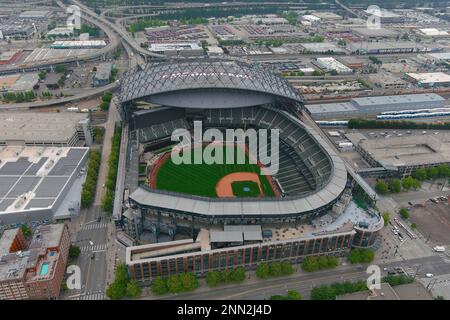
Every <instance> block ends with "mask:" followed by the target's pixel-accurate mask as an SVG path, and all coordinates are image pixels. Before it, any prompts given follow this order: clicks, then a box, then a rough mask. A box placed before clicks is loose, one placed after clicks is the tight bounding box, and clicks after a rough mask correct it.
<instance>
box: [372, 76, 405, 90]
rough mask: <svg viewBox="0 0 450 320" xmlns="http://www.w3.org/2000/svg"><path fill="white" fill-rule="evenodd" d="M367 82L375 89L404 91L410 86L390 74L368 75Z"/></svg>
mask: <svg viewBox="0 0 450 320" xmlns="http://www.w3.org/2000/svg"><path fill="white" fill-rule="evenodd" d="M369 80H370V82H372V83H373V84H374V85H375V86H376V87H378V88H383V89H404V88H407V87H408V86H409V85H410V84H409V83H408V82H406V81H404V80H403V79H401V78H399V77H396V76H394V75H393V74H392V73H387V72H379V73H375V74H371V75H369Z"/></svg>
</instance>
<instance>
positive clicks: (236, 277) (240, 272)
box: [230, 267, 245, 283]
mask: <svg viewBox="0 0 450 320" xmlns="http://www.w3.org/2000/svg"><path fill="white" fill-rule="evenodd" d="M230 277H231V281H233V282H238V283H239V282H242V281H244V280H245V269H244V268H243V267H237V268H236V269H234V270H233V271H232V272H231V275H230Z"/></svg>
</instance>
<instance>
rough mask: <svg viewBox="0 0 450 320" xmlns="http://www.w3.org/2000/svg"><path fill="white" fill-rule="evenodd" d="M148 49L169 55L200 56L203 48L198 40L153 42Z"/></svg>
mask: <svg viewBox="0 0 450 320" xmlns="http://www.w3.org/2000/svg"><path fill="white" fill-rule="evenodd" d="M148 50H149V51H151V52H154V53H160V54H164V55H168V56H178V55H180V56H200V55H203V54H204V51H203V48H202V47H201V46H200V45H199V44H198V43H197V42H178V43H152V44H150V45H149V47H148Z"/></svg>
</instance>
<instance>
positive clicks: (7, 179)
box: [0, 146, 89, 220]
mask: <svg viewBox="0 0 450 320" xmlns="http://www.w3.org/2000/svg"><path fill="white" fill-rule="evenodd" d="M88 151H89V148H64V147H22V146H15V147H11V146H8V147H0V159H1V162H0V220H1V219H2V215H7V214H14V213H19V212H26V211H30V210H33V209H51V208H52V207H53V206H54V205H55V203H56V202H57V200H58V199H59V198H60V197H62V195H63V193H64V190H65V189H66V186H67V185H68V183H69V182H70V181H71V178H72V177H73V175H74V174H75V173H76V172H77V168H79V166H80V164H81V162H82V161H83V160H84V159H85V157H86V156H87V153H88Z"/></svg>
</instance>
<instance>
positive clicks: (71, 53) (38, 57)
mask: <svg viewBox="0 0 450 320" xmlns="http://www.w3.org/2000/svg"><path fill="white" fill-rule="evenodd" d="M96 51H97V49H52V48H36V49H34V50H33V51H32V52H31V53H30V54H29V55H28V56H27V57H26V58H25V60H24V63H29V62H42V61H48V62H53V61H54V60H55V59H64V58H70V57H78V56H82V55H89V54H93V53H95V52H96Z"/></svg>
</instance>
